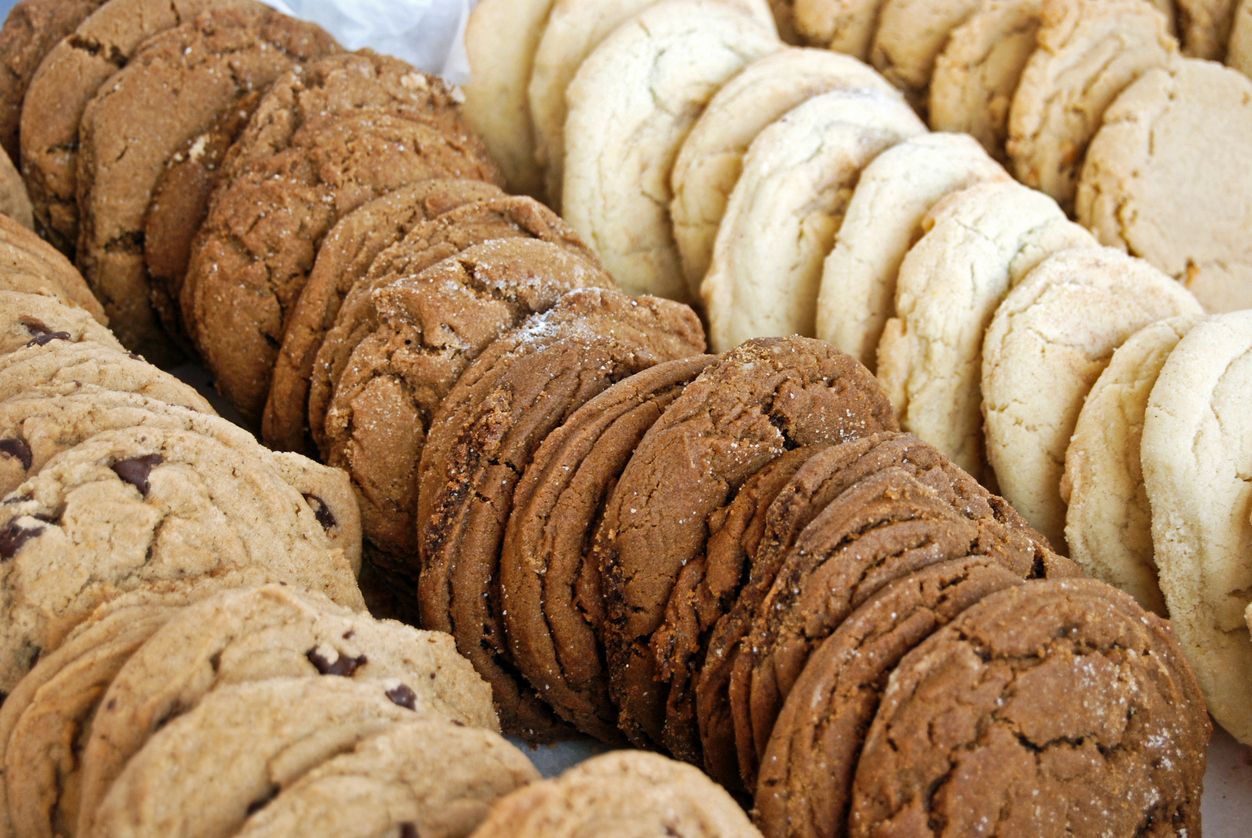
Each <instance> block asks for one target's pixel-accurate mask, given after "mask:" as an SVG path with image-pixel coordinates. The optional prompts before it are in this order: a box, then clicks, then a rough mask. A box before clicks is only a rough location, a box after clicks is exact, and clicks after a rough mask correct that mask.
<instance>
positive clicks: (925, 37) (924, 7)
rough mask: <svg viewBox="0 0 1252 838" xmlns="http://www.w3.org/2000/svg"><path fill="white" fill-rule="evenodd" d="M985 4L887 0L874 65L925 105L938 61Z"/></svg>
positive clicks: (881, 13) (954, 0)
mask: <svg viewBox="0 0 1252 838" xmlns="http://www.w3.org/2000/svg"><path fill="white" fill-rule="evenodd" d="M980 4H981V0H883V4H882V6H881V7H880V8H879V10H878V18H877V20H876V29H875V32H874V43H873V46H872V47H871V48H870V55H869V60H870V63H871V64H873V65H874V66H875V67H877V68H878V69H879V70H880V71H881V72H882V74H883V75H884V76H886V77H887V78H888V79H889V80H890V81H891V83H892V84H895V85H896V86H898V87H900V88H901V89H902V90H903V91H904V92H905V95H906V96H908V97H909V100H910V101H913V102H924V101H925V97H926V88H927V87H929V85H930V76H931V72H932V71H933V69H934V65H935V57H936V56H938V55H939V53H940V52H942V51H943V45H944V44H945V43H946V42H947V40H948V35H949V34H950V33H951V32H952V30H953V29H955V28H956V27H958V26H960V25H961V23H963V22H964V21H965V19H966V18H967V17H969V15H970V13H972V12H973V11H974V10H975V9H977V8H978V6H979V5H980Z"/></svg>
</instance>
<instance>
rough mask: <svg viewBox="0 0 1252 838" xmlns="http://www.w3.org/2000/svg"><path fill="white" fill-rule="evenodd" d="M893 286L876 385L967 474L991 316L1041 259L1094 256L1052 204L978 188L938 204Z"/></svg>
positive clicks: (977, 452) (980, 456)
mask: <svg viewBox="0 0 1252 838" xmlns="http://www.w3.org/2000/svg"><path fill="white" fill-rule="evenodd" d="M921 230H922V231H923V233H924V235H923V236H922V237H921V239H920V240H918V241H917V243H916V244H914V245H913V247H912V248H911V249H910V250H909V252H908V253H907V255H906V256H905V257H904V260H903V262H902V263H901V265H900V270H899V272H898V275H897V277H896V288H895V300H894V305H893V308H894V314H893V316H892V317H891V319H890V320H888V321H887V323H886V325H885V327H884V329H883V333H882V337H881V339H880V340H879V343H878V358H877V359H878V366H877V370H878V378H879V380H880V381H881V382H882V385H883V388H884V389H885V390H886V391H887V395H888V396H889V397H890V398H891V403H892V404H893V405H895V407H896V410H897V411H898V412H899V417H900V424H901V426H902V427H903V428H904V429H905V430H907V431H909V432H910V433H912V434H916V435H917V436H919V437H921V438H922V439H924V440H926V441H927V442H929V443H930V444H931V445H934V446H935V447H936V448H938V449H939V450H940V451H942V452H943V453H944V454H946V455H948V456H949V457H951V458H952V459H953V460H954V461H955V462H956V464H957V465H959V466H960V467H961V468H963V469H965V470H966V471H968V472H969V473H971V474H975V475H979V476H982V475H986V474H987V472H988V468H987V464H986V461H985V456H984V453H983V417H982V388H981V386H980V383H979V381H980V378H981V375H982V343H983V336H984V334H985V333H986V331H987V327H988V326H990V325H991V320H992V318H993V317H994V316H995V311H996V308H997V307H998V306H999V305H1000V302H1001V301H1002V300H1003V299H1004V297H1005V295H1007V294H1008V292H1009V289H1010V288H1012V287H1013V286H1014V285H1016V284H1017V283H1018V282H1020V281H1021V279H1022V278H1023V277H1024V276H1026V274H1027V273H1029V272H1030V271H1031V270H1032V269H1033V268H1034V267H1035V266H1036V265H1038V264H1039V262H1041V261H1042V260H1043V259H1045V258H1046V257H1048V256H1051V255H1052V254H1053V253H1056V252H1058V251H1060V250H1065V249H1068V248H1075V247H1094V246H1095V241H1094V240H1093V239H1092V237H1091V235H1090V234H1089V233H1088V232H1087V231H1086V230H1084V229H1083V228H1082V227H1079V226H1078V225H1077V224H1073V223H1071V222H1070V221H1069V220H1067V219H1066V218H1065V214H1064V213H1063V212H1061V208H1060V207H1058V206H1057V205H1056V202H1055V201H1053V200H1052V199H1051V198H1049V197H1048V196H1047V195H1044V194H1043V193H1042V192H1036V191H1034V190H1033V189H1026V188H1025V187H1023V186H1021V185H1020V184H1018V183H1015V182H1013V181H1007V182H1004V183H983V184H978V185H975V186H972V187H970V188H968V189H965V190H963V191H961V192H957V193H955V194H953V195H951V196H949V197H948V198H946V199H945V200H943V201H942V202H940V203H939V204H937V205H936V206H935V207H934V208H932V210H931V211H930V212H929V213H928V214H927V215H926V217H925V218H924V219H923V220H922V224H921Z"/></svg>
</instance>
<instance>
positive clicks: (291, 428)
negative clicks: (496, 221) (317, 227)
mask: <svg viewBox="0 0 1252 838" xmlns="http://www.w3.org/2000/svg"><path fill="white" fill-rule="evenodd" d="M498 196H500V190H499V189H498V188H497V187H495V186H493V185H491V184H489V183H484V182H483V181H477V180H438V179H436V180H425V181H419V182H418V183H415V184H413V185H412V186H407V187H404V188H402V189H397V190H396V191H394V192H391V193H388V194H386V195H384V196H383V197H381V198H378V199H376V200H373V201H370V202H369V203H367V204H364V205H363V206H361V207H359V208H357V209H356V210H353V211H352V212H350V213H348V214H347V215H346V216H344V217H343V219H341V220H340V221H339V223H338V224H336V225H335V226H334V227H332V228H331V230H330V232H329V233H327V234H326V238H325V239H323V240H322V246H321V247H320V248H318V251H317V261H316V262H314V263H313V270H312V271H310V272H309V280H308V282H307V283H306V284H305V286H304V290H302V291H301V292H300V297H299V300H298V301H297V302H296V307H295V309H294V310H293V311H292V314H291V318H290V322H288V324H287V328H286V331H285V332H284V333H283V343H282V347H281V348H280V350H279V353H278V358H277V362H276V363H275V365H274V376H273V379H272V380H271V381H270V390H269V395H268V397H267V398H266V402H265V414H264V416H263V417H262V422H261V430H262V433H263V435H264V438H265V442H266V444H268V445H270V446H271V447H273V448H279V449H284V450H290V451H305V450H308V449H310V448H311V446H310V445H309V443H308V438H309V432H308V421H309V420H308V401H309V379H310V377H311V375H312V373H313V362H314V359H315V358H316V357H317V353H318V350H319V349H320V348H321V345H322V341H323V340H324V339H325V337H326V333H327V332H328V331H329V330H330V329H331V327H332V326H333V325H334V323H335V318H336V316H337V315H338V313H339V309H340V307H341V306H342V305H343V301H344V299H345V298H346V297H347V296H348V294H349V292H350V291H351V290H352V288H353V287H354V286H355V285H356V283H357V281H358V280H360V279H362V278H363V277H364V276H365V275H366V273H367V272H368V271H369V268H370V265H372V264H373V262H374V259H375V258H377V256H378V254H379V253H381V252H382V251H383V250H384V249H386V248H387V247H389V246H390V245H392V244H395V243H396V242H398V241H400V240H401V239H403V238H404V237H405V236H406V235H407V234H408V233H409V232H410V231H411V230H412V229H413V228H414V227H416V226H417V225H418V224H420V223H422V222H423V221H428V220H430V219H432V218H435V217H437V216H439V215H442V214H443V213H445V212H448V211H449V210H453V209H456V208H457V207H459V206H462V205H464V204H467V203H474V202H477V201H481V200H487V199H489V198H494V197H498Z"/></svg>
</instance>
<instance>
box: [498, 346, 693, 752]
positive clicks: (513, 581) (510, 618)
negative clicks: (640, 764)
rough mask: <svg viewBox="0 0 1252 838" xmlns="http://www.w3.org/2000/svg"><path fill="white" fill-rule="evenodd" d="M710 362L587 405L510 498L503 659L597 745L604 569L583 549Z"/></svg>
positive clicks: (669, 371) (601, 734) (642, 379)
mask: <svg viewBox="0 0 1252 838" xmlns="http://www.w3.org/2000/svg"><path fill="white" fill-rule="evenodd" d="M712 360H713V359H712V357H711V356H707V355H696V356H693V357H691V358H684V359H681V360H676V361H669V362H665V363H661V364H657V365H656V366H654V367H652V368H650V369H647V370H644V371H642V372H640V373H638V374H636V375H632V376H630V377H629V378H626V379H625V380H623V381H620V382H618V383H617V384H614V385H613V386H611V387H609V388H608V389H607V390H605V391H604V392H603V393H601V394H600V395H598V396H596V397H594V398H592V399H590V400H589V401H588V402H587V403H586V404H584V405H583V406H582V407H580V408H578V409H577V410H576V411H574V412H573V413H572V414H571V415H570V416H569V418H568V419H566V420H565V422H564V423H563V424H562V425H561V426H560V427H559V428H557V429H556V430H554V431H552V432H551V433H549V434H548V435H547V437H546V438H545V439H544V441H543V443H542V444H541V445H540V446H539V448H538V449H537V450H536V451H535V454H534V456H533V457H532V458H531V461H530V463H529V464H528V465H527V466H526V468H525V471H524V473H523V474H522V478H521V480H520V481H519V482H518V484H517V488H516V490H515V491H514V493H513V509H512V512H511V514H510V515H509V519H508V527H507V529H506V530H505V534H504V540H503V549H502V552H501V555H500V604H501V611H502V613H503V617H504V624H505V630H506V634H507V637H508V648H509V652H510V654H511V655H512V657H513V660H514V661H515V662H516V664H517V667H518V668H519V669H520V670H521V672H522V674H523V675H524V676H525V677H526V680H527V681H529V682H530V684H531V685H532V686H533V687H534V688H535V689H536V690H537V691H538V692H539V693H540V694H541V695H542V696H543V697H544V700H545V701H547V702H548V704H550V705H551V706H552V708H553V710H555V711H556V713H557V714H558V715H559V716H561V718H563V719H565V720H566V721H568V722H569V723H570V724H572V725H574V727H576V728H577V729H578V730H579V731H581V732H583V733H587V734H589V735H591V736H595V737H596V738H597V739H600V740H602V741H606V742H615V741H618V740H619V739H620V734H618V732H617V713H616V710H615V708H614V707H613V704H612V702H611V701H610V700H609V694H608V674H607V673H606V671H605V669H604V650H603V648H602V646H601V644H600V641H599V637H598V635H599V629H600V626H599V620H600V619H601V618H602V616H603V614H602V611H603V608H602V604H601V588H600V579H599V575H600V569H599V568H598V567H596V566H595V564H594V562H593V560H592V556H591V551H590V550H589V546H590V544H591V541H592V537H593V536H594V534H595V531H596V528H597V526H598V525H599V523H600V514H601V512H602V510H603V504H604V501H605V499H606V498H607V496H608V494H609V492H610V491H611V489H612V487H613V485H614V484H615V483H616V482H617V479H618V478H619V477H620V476H621V473H622V470H623V469H624V468H625V467H626V463H627V462H628V461H629V459H630V457H631V454H632V453H633V452H634V450H635V448H636V447H637V446H638V444H639V441H640V440H641V439H642V438H643V436H644V434H645V433H647V431H648V429H649V428H650V427H652V425H653V423H655V422H656V420H657V419H658V418H659V417H660V415H661V413H663V412H664V410H665V408H666V407H668V406H669V405H670V404H671V403H672V402H673V401H674V399H676V398H677V397H678V396H679V395H680V394H681V393H682V391H683V389H684V388H685V387H686V385H687V384H688V383H689V382H690V381H691V380H692V379H694V378H695V377H696V376H697V375H699V374H700V372H701V371H702V370H703V369H704V368H705V367H707V366H708V365H709V363H710V362H711V361H712ZM537 615H539V617H541V618H537Z"/></svg>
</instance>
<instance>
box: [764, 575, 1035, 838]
mask: <svg viewBox="0 0 1252 838" xmlns="http://www.w3.org/2000/svg"><path fill="white" fill-rule="evenodd" d="M1020 584H1022V580H1021V577H1019V576H1018V575H1016V574H1014V573H1013V572H1012V571H1010V570H1008V569H1006V568H1005V567H1004V566H1003V565H1001V564H1000V563H999V562H997V561H995V560H994V559H989V558H987V557H983V556H980V557H973V556H971V557H969V558H962V559H952V560H950V561H945V562H939V563H936V564H934V565H932V566H930V567H926V568H922V569H921V570H918V571H916V572H914V573H911V574H909V575H907V576H905V577H903V578H901V579H897V580H896V581H894V582H891V583H890V584H888V585H886V586H885V587H884V588H883V589H882V590H880V591H879V592H878V593H876V594H874V595H873V596H872V597H870V598H869V599H868V600H867V601H866V602H865V603H864V604H863V605H861V606H860V607H859V608H857V609H856V611H854V612H853V613H852V614H850V615H849V616H848V618H847V619H846V620H844V621H843V623H842V624H841V625H840V626H839V628H837V629H836V630H835V631H834V633H833V634H831V635H830V637H828V638H827V639H825V640H823V641H822V643H821V645H820V646H818V647H817V648H816V649H815V650H814V651H813V654H812V655H810V656H809V659H808V662H807V663H806V664H805V665H804V669H803V671H802V673H801V675H800V677H799V679H798V680H797V681H796V682H795V685H794V686H793V687H792V688H791V692H790V693H789V694H788V695H787V700H786V703H785V704H784V705H783V709H782V712H781V713H780V714H779V716H778V721H777V722H776V723H775V725H774V732H773V733H772V734H771V736H770V739H769V746H768V747H767V748H766V751H765V756H764V757H762V759H761V774H760V779H759V781H758V782H757V786H756V794H755V795H754V797H753V803H754V806H755V811H756V820H757V823H758V824H759V825H760V827H761V829H762V831H764V832H765V833H767V834H769V835H798V834H806V835H827V836H833V835H840V834H842V833H843V832H844V825H845V823H846V820H847V816H848V805H849V802H850V797H851V790H852V779H853V776H854V774H855V771H856V766H857V762H858V758H859V757H860V752H861V747H862V745H863V744H864V740H865V732H866V731H867V730H868V729H869V726H870V723H871V722H873V720H874V714H875V712H876V711H877V709H878V702H879V699H880V697H881V695H882V692H883V690H884V689H885V688H886V685H887V679H888V678H889V677H890V675H891V673H892V671H893V670H894V669H895V667H896V665H897V664H898V663H899V662H900V659H901V658H903V657H904V655H905V654H906V653H908V652H909V651H910V650H911V649H913V648H914V647H916V646H917V645H918V644H919V643H921V642H922V641H923V640H925V639H926V638H927V637H929V636H930V635H932V634H933V633H934V632H935V631H937V630H938V629H939V628H941V627H942V626H944V625H946V624H947V623H949V622H951V621H952V620H953V619H955V618H956V617H957V616H959V615H960V614H961V613H962V612H963V611H965V609H967V608H969V607H970V606H972V605H974V604H975V603H977V602H978V601H980V600H981V599H983V598H984V597H986V596H988V595H990V594H993V593H995V592H997V591H1001V590H1004V589H1006V588H1010V587H1013V586H1015V585H1020Z"/></svg>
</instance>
